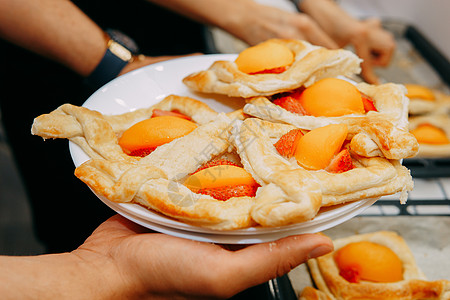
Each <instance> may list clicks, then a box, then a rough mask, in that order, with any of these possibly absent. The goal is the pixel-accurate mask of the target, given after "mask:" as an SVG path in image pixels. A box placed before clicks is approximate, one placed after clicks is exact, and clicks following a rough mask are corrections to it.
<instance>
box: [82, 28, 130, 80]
mask: <svg viewBox="0 0 450 300" xmlns="http://www.w3.org/2000/svg"><path fill="white" fill-rule="evenodd" d="M105 37H106V41H107V42H106V43H107V49H106V52H105V55H104V56H103V58H102V60H101V61H100V63H99V64H98V65H97V67H96V68H95V70H94V71H93V72H92V73H91V74H90V75H89V76H88V77H86V79H85V84H87V85H88V86H89V87H91V88H94V89H98V88H99V87H101V86H103V85H104V84H105V83H107V82H109V81H111V80H112V79H114V78H116V77H117V75H118V74H119V73H120V71H122V69H123V68H124V67H125V66H126V65H127V64H128V63H130V62H132V61H133V60H134V59H135V58H136V57H137V56H138V53H139V47H138V46H137V44H136V43H135V41H134V40H132V39H131V38H130V37H129V36H127V35H126V34H124V33H123V32H121V31H119V30H115V29H107V30H105Z"/></svg>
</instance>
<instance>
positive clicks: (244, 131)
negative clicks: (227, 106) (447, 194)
mask: <svg viewBox="0 0 450 300" xmlns="http://www.w3.org/2000/svg"><path fill="white" fill-rule="evenodd" d="M346 127H347V126H346V125H344V124H332V125H328V126H324V127H321V128H317V129H314V130H311V131H309V130H300V129H298V128H296V127H295V126H292V125H288V124H279V123H272V122H268V121H264V120H260V119H257V118H248V119H245V120H244V121H243V122H242V125H241V126H240V127H239V129H238V130H236V134H235V135H234V139H235V143H236V147H237V149H238V153H239V155H240V157H241V161H242V163H243V165H244V166H245V168H246V170H248V171H249V172H250V173H251V174H252V176H253V178H254V179H255V180H256V181H257V182H258V183H259V184H260V185H261V187H260V188H259V190H258V193H257V197H256V199H255V205H254V207H253V208H252V217H253V219H254V220H256V221H257V222H258V223H263V224H264V225H268V226H269V225H271V226H276V225H278V223H280V222H284V223H293V222H297V221H298V220H299V219H302V218H303V219H304V218H310V217H311V216H314V215H315V213H316V211H317V209H318V208H319V207H322V206H330V205H336V204H341V203H345V202H350V201H356V200H361V199H365V198H377V197H380V196H384V195H389V194H394V193H397V192H402V196H401V201H402V202H403V201H406V196H407V195H406V193H407V191H408V190H411V189H412V187H413V182H412V178H411V176H410V174H409V171H408V169H406V168H405V167H403V166H402V165H401V164H400V163H399V161H396V160H388V159H385V158H382V157H373V158H367V157H362V156H359V155H357V154H355V153H353V152H352V151H351V150H349V149H348V145H349V143H350V140H349V139H350V137H349V135H348V130H347V128H346ZM263 194H264V197H262V195H263ZM259 196H261V197H259ZM306 208H308V210H305V209H306Z"/></svg>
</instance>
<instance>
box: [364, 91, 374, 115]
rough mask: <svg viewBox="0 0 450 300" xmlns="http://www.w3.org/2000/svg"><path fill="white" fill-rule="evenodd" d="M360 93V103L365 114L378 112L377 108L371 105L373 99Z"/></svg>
mask: <svg viewBox="0 0 450 300" xmlns="http://www.w3.org/2000/svg"><path fill="white" fill-rule="evenodd" d="M360 93H361V97H362V101H363V105H364V110H365V111H366V112H369V111H371V110H373V111H378V110H377V108H376V107H375V105H374V104H373V99H372V98H371V97H369V96H367V95H366V94H364V93H362V92H360Z"/></svg>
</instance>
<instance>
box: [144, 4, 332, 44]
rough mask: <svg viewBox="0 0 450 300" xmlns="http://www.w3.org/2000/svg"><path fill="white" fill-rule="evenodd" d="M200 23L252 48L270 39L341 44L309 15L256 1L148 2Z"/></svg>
mask: <svg viewBox="0 0 450 300" xmlns="http://www.w3.org/2000/svg"><path fill="white" fill-rule="evenodd" d="M148 1H150V2H152V3H155V4H158V5H160V6H163V7H166V8H168V9H170V10H173V11H175V12H177V13H179V14H182V15H184V16H187V17H189V18H191V19H193V20H196V21H198V22H201V23H204V24H208V25H213V26H216V27H219V28H221V29H223V30H225V31H227V32H228V33H230V34H232V35H234V36H235V37H237V38H239V39H241V40H243V41H244V42H246V43H247V44H249V45H255V44H258V43H260V42H262V41H265V40H267V39H270V38H289V39H303V40H307V41H309V42H311V43H313V44H315V45H319V46H323V47H327V48H337V47H338V45H337V44H336V43H335V42H334V41H333V40H332V39H331V38H330V37H329V36H328V35H327V34H326V33H325V32H324V31H323V30H322V29H321V28H320V27H319V26H318V25H317V24H316V23H315V22H314V21H313V20H312V19H311V18H310V17H309V16H308V15H306V14H299V13H296V12H288V11H285V10H281V9H278V8H275V7H272V6H267V5H262V4H259V3H257V2H255V1H253V0H233V1H228V0H148Z"/></svg>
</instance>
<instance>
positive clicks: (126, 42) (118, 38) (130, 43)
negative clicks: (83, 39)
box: [106, 29, 139, 54]
mask: <svg viewBox="0 0 450 300" xmlns="http://www.w3.org/2000/svg"><path fill="white" fill-rule="evenodd" d="M106 33H107V34H108V35H109V36H110V38H111V39H112V40H113V41H115V42H116V43H119V44H121V45H122V46H124V47H125V48H127V49H128V50H129V51H130V52H131V53H132V54H138V53H139V47H138V45H137V44H136V42H135V41H134V40H133V39H132V38H130V37H129V36H128V35H126V34H124V33H123V32H121V31H119V30H115V29H107V30H106Z"/></svg>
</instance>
